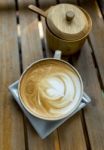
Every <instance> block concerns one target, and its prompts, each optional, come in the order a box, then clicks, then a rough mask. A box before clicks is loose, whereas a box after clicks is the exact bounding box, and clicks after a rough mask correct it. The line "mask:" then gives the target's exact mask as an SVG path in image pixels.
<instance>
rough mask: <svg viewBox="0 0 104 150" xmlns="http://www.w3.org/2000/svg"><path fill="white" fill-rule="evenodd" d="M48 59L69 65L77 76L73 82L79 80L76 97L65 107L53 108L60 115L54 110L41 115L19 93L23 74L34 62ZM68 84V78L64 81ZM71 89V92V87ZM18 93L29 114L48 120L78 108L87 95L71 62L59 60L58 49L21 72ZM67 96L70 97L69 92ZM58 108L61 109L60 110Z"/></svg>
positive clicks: (63, 115)
mask: <svg viewBox="0 0 104 150" xmlns="http://www.w3.org/2000/svg"><path fill="white" fill-rule="evenodd" d="M48 60H52V61H53V62H54V61H56V60H57V62H58V63H64V64H66V65H67V66H68V67H69V69H72V70H73V71H74V74H75V76H76V77H77V78H78V82H77V80H76V78H75V80H76V81H75V82H76V83H77V84H79V82H80V87H79V88H80V89H79V90H78V89H76V91H78V92H77V94H76V98H74V100H73V101H72V102H70V104H69V103H68V105H67V106H66V107H65V108H62V109H56V110H55V111H56V112H57V113H58V112H60V113H59V114H60V115H57V113H56V114H55V112H54V115H48V114H44V113H43V114H44V115H42V113H39V112H38V111H36V110H33V109H32V108H31V107H30V106H29V105H27V103H26V101H25V100H24V99H23V97H22V96H21V93H22V90H21V85H22V80H23V79H24V76H25V75H26V74H27V72H28V71H29V69H30V68H32V66H35V65H36V64H39V63H41V62H44V61H48ZM55 83H56V82H55ZM68 84H71V81H70V80H69V82H66V85H68ZM68 87H69V88H70V85H68V86H67V89H68ZM59 91H62V90H59ZM71 91H72V92H73V89H72V90H71ZM53 92H54V91H53ZM69 92H70V91H69ZM18 93H19V99H20V102H21V104H22V105H23V106H24V108H25V109H26V110H27V111H28V112H29V113H30V114H32V115H33V116H35V117H38V118H40V119H44V120H49V121H54V120H59V119H63V118H65V117H67V116H68V115H71V114H72V113H73V112H74V111H75V110H76V109H77V108H78V106H79V105H80V103H81V100H82V99H84V101H87V97H86V95H85V94H84V91H83V82H82V79H81V76H80V74H79V73H78V71H77V70H76V69H75V68H74V67H73V66H72V65H71V64H69V63H68V62H66V61H64V60H61V51H60V50H56V52H55V55H54V58H44V59H41V60H38V61H36V62H34V63H32V64H31V65H30V66H29V67H28V68H27V69H26V70H25V71H24V72H23V74H22V76H21V78H20V80H19V85H18ZM55 93H56V92H55ZM61 94H62V93H60V95H61ZM67 94H68V92H67ZM71 94H72V93H71ZM56 96H57V93H56ZM77 96H78V97H77ZM69 97H70V94H69ZM66 99H68V98H66ZM53 104H54V103H53ZM53 104H52V105H53ZM56 104H57V106H58V104H59V105H60V101H59V103H56ZM60 110H62V111H60Z"/></svg>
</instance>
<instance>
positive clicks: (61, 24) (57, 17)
mask: <svg viewBox="0 0 104 150" xmlns="http://www.w3.org/2000/svg"><path fill="white" fill-rule="evenodd" d="M47 24H48V27H49V28H50V30H51V31H52V32H53V33H54V34H55V35H56V36H58V37H59V38H62V39H65V40H72V41H73V40H78V39H80V38H82V37H83V36H85V34H86V33H87V31H88V20H87V17H86V15H85V14H84V12H83V11H82V10H81V9H80V8H79V7H77V6H75V5H71V4H59V5H56V6H53V7H51V8H50V9H49V10H48V14H47Z"/></svg>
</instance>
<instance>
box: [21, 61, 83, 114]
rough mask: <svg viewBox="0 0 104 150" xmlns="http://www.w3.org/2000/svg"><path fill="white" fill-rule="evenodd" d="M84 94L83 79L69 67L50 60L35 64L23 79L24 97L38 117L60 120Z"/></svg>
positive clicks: (22, 93) (27, 104)
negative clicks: (82, 91)
mask: <svg viewBox="0 0 104 150" xmlns="http://www.w3.org/2000/svg"><path fill="white" fill-rule="evenodd" d="M80 93H81V85H80V80H79V79H78V76H77V75H76V73H75V72H74V71H73V70H72V69H71V68H69V67H68V65H65V64H60V63H58V61H52V60H50V63H45V62H43V63H42V62H41V64H40V65H39V64H35V66H34V67H33V68H31V69H30V71H28V72H27V73H26V74H25V75H24V78H23V80H22V84H21V97H22V99H23V100H24V103H25V105H26V106H27V107H28V108H29V109H30V110H31V111H32V112H34V113H35V114H38V115H40V116H47V117H53V116H54V117H59V116H62V115H64V114H65V113H67V112H68V110H69V109H70V107H71V105H73V101H76V100H78V98H79V97H80Z"/></svg>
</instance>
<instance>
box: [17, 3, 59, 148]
mask: <svg viewBox="0 0 104 150" xmlns="http://www.w3.org/2000/svg"><path fill="white" fill-rule="evenodd" d="M28 4H34V0H29V1H28V2H27V0H19V18H20V29H21V46H22V58H23V69H24V68H26V67H27V66H28V64H31V63H32V62H33V61H35V60H37V59H40V58H42V57H43V52H42V45H41V40H40V37H39V31H38V18H37V15H36V14H35V13H33V12H31V11H29V10H28V8H27V6H28ZM24 5H25V8H24ZM23 8H24V9H23ZM26 130H27V148H28V149H29V150H34V149H38V150H43V149H45V150H49V149H50V150H53V149H56V150H59V146H58V145H57V141H58V136H57V134H56V133H55V132H54V133H53V134H52V135H50V136H49V137H48V138H46V139H45V140H41V138H40V137H39V136H38V135H37V133H36V132H35V131H34V129H33V128H32V127H31V125H30V124H29V123H28V122H26Z"/></svg>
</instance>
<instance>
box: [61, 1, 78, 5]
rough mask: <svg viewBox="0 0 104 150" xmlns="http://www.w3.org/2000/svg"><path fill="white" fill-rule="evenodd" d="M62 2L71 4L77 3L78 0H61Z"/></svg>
mask: <svg viewBox="0 0 104 150" xmlns="http://www.w3.org/2000/svg"><path fill="white" fill-rule="evenodd" d="M59 1H60V3H70V4H76V1H77V0H59Z"/></svg>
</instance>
